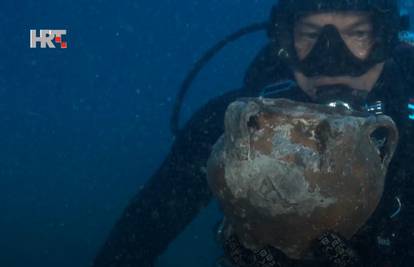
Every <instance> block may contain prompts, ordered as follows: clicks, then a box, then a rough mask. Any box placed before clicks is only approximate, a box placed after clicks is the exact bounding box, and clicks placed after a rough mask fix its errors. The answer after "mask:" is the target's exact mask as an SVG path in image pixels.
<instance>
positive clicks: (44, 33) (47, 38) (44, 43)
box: [30, 30, 68, 48]
mask: <svg viewBox="0 0 414 267" xmlns="http://www.w3.org/2000/svg"><path fill="white" fill-rule="evenodd" d="M63 35H66V30H40V31H39V35H37V31H36V30H30V48H37V44H38V43H40V48H46V47H48V48H56V47H55V43H56V44H60V48H67V47H68V44H67V43H66V42H64V41H63V40H62V36H63Z"/></svg>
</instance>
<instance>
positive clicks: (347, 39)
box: [294, 12, 383, 96]
mask: <svg viewBox="0 0 414 267" xmlns="http://www.w3.org/2000/svg"><path fill="white" fill-rule="evenodd" d="M327 25H332V26H334V27H335V28H336V29H337V31H338V33H339V34H340V36H341V38H342V40H343V41H344V43H345V44H346V46H347V48H348V49H349V51H350V52H351V53H352V54H353V55H354V56H355V57H356V58H358V59H361V60H364V59H366V58H367V57H368V56H369V54H370V52H371V50H372V47H373V45H374V42H375V41H374V31H373V25H372V21H371V19H370V16H369V14H367V13H364V12H322V13H315V14H310V15H306V16H303V17H301V18H300V19H299V20H298V21H297V22H296V24H295V27H294V46H295V49H296V53H297V55H298V58H299V60H303V59H304V58H306V56H307V55H308V54H309V53H310V52H311V50H312V48H313V46H314V45H315V44H316V42H317V40H318V37H319V33H320V32H321V31H322V30H323V28H324V27H325V26H327ZM321 60H323V59H322V58H321ZM382 69H383V63H379V64H377V65H375V66H374V67H373V68H371V69H370V70H368V71H367V72H366V73H364V74H363V75H361V76H358V77H351V76H337V77H332V76H314V77H306V76H305V75H304V74H303V73H302V72H300V71H299V70H295V77H296V80H297V82H298V84H299V86H300V87H301V88H302V89H303V90H305V91H306V92H307V93H308V94H310V95H311V96H312V94H314V92H315V90H316V88H317V87H318V86H326V85H335V84H340V85H347V86H349V87H352V88H355V89H361V90H371V89H372V87H373V86H374V84H375V82H376V81H377V79H378V77H379V75H380V73H381V71H382Z"/></svg>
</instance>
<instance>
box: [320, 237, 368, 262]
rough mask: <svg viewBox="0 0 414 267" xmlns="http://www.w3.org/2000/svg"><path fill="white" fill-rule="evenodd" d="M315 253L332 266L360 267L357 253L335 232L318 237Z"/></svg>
mask: <svg viewBox="0 0 414 267" xmlns="http://www.w3.org/2000/svg"><path fill="white" fill-rule="evenodd" d="M315 254H316V255H317V256H319V257H321V258H324V259H325V260H326V261H327V262H329V264H330V266H332V267H351V266H352V267H354V266H355V267H362V264H361V261H360V259H359V257H358V255H357V253H356V252H355V251H354V250H353V249H352V248H351V246H350V245H349V244H348V242H347V241H346V240H345V239H344V238H341V237H340V236H339V235H338V234H336V233H332V232H328V233H325V234H323V235H322V236H321V237H319V238H318V240H317V244H316V251H315Z"/></svg>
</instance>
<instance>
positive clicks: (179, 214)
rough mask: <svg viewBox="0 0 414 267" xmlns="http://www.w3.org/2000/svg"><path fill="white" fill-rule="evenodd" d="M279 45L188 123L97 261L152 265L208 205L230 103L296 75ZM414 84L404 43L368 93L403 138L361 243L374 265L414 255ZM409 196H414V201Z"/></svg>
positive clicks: (300, 96) (295, 91)
mask: <svg viewBox="0 0 414 267" xmlns="http://www.w3.org/2000/svg"><path fill="white" fill-rule="evenodd" d="M271 51H272V50H271V49H269V47H265V48H264V49H263V50H262V51H261V52H260V53H259V54H258V56H257V57H256V59H255V60H254V62H253V63H252V65H251V66H250V68H249V69H248V71H247V73H246V77H245V86H244V87H243V88H242V89H240V90H235V91H231V92H229V93H226V94H224V95H222V96H219V97H217V98H215V99H213V100H211V101H210V102H208V103H207V104H206V105H204V106H203V107H202V108H201V109H199V110H198V111H197V112H196V113H195V114H194V115H193V116H192V118H191V119H190V120H189V121H188V123H186V125H185V127H184V128H183V130H182V131H181V132H180V134H179V135H178V136H177V138H176V140H175V142H174V144H173V146H172V148H171V151H170V152H169V154H168V156H167V157H166V159H165V160H164V162H163V163H162V165H161V166H160V168H159V169H158V170H157V171H156V172H155V174H154V175H153V176H152V177H151V178H150V179H149V181H148V182H147V184H146V185H145V187H144V188H143V189H142V190H140V192H139V193H138V194H137V195H136V197H134V198H133V199H132V200H131V201H130V203H129V205H128V207H127V208H126V210H125V211H124V213H123V215H122V216H121V218H120V219H119V221H118V222H117V224H116V225H115V227H114V228H113V230H112V232H111V233H110V236H109V238H108V239H107V241H106V243H105V244H104V246H103V247H102V249H101V250H100V253H99V254H98V256H97V257H96V259H95V262H94V267H138V266H142V267H144V266H152V264H153V263H154V261H155V259H156V257H157V256H158V255H160V254H161V253H162V252H163V251H164V250H165V249H166V248H167V246H168V244H169V243H170V242H171V241H172V240H174V239H175V238H176V236H177V235H178V234H180V233H181V232H182V231H183V230H184V228H185V227H186V226H187V225H188V224H189V223H190V222H191V221H192V220H193V219H194V217H195V216H197V214H198V212H199V211H200V210H201V209H202V208H204V207H206V206H207V204H208V203H209V202H210V200H211V198H212V194H211V192H210V190H209V187H208V185H207V181H206V172H205V166H206V161H207V159H208V157H209V155H210V151H211V148H212V145H213V144H214V143H215V142H216V140H217V139H218V137H219V136H220V135H221V134H222V133H223V119H224V112H225V110H226V108H227V106H228V105H229V103H231V102H232V101H234V100H236V99H237V98H239V97H246V96H253V97H254V96H257V95H258V93H259V91H260V90H261V89H262V88H264V87H265V86H268V85H271V84H274V83H276V82H279V81H281V80H286V79H292V77H291V76H292V74H291V73H290V71H289V70H288V68H287V67H286V66H285V65H284V64H282V63H280V61H278V59H277V58H276V57H274V56H272V55H273V54H272V53H271ZM413 87H414V48H412V47H408V46H405V45H402V46H401V47H400V48H398V49H396V51H395V55H394V57H393V59H392V60H389V61H388V62H386V64H385V67H384V71H383V73H382V75H381V76H380V79H379V80H378V82H377V84H376V86H375V87H374V89H373V90H372V91H371V92H370V94H369V96H368V101H369V102H373V101H376V100H381V101H383V102H384V103H385V114H387V115H389V116H391V117H392V118H393V119H394V121H395V122H396V124H397V126H398V128H399V131H400V144H399V146H398V148H397V151H396V154H395V157H394V159H393V160H392V162H391V164H390V168H389V173H388V176H387V182H386V189H385V193H384V197H383V199H382V202H381V205H380V207H379V208H378V209H377V211H376V213H375V214H374V215H373V216H372V218H371V220H370V222H369V223H367V227H365V228H364V229H363V230H361V233H360V235H358V236H357V238H356V240H357V242H355V247H356V248H357V250H358V252H360V254H361V256H362V258H363V259H364V260H365V261H369V262H370V263H372V264H371V265H372V266H382V265H374V262H380V263H381V264H382V263H384V262H385V261H386V260H387V258H390V259H391V261H392V262H393V263H395V264H394V265H392V266H402V265H398V264H396V263H397V262H400V261H404V262H405V263H407V261H408V257H409V258H414V255H411V254H412V253H414V249H413V247H414V242H412V243H413V244H412V245H411V244H410V243H411V239H410V238H411V237H412V235H411V234H412V233H411V232H412V229H413V228H414V227H412V226H411V225H410V224H411V221H412V219H414V182H413V179H414V171H413V170H414V156H412V155H411V153H414V144H413V141H414V140H410V138H414V134H413V125H414V120H410V119H409V110H408V101H409V98H410V97H414V88H413ZM274 97H283V98H289V99H293V100H298V101H304V102H308V101H311V100H310V99H309V97H308V96H307V95H306V94H305V93H304V92H303V91H302V90H300V89H299V88H297V87H292V88H291V89H289V90H279V91H278V92H277V93H276V95H275V96H274ZM409 194H413V195H412V196H411V198H412V199H411V200H410V199H409V197H410V196H409ZM395 196H399V197H400V199H401V200H402V204H403V207H402V210H401V212H400V214H399V215H398V216H397V217H396V218H394V219H393V220H388V219H387V218H388V215H389V214H390V213H392V212H393V211H394V210H395V207H394V205H395V204H394V202H395V200H394V197H395ZM384 229H385V230H384ZM379 233H382V236H383V237H384V239H386V237H387V235H388V236H391V237H394V236H395V237H396V238H394V239H395V240H394V239H393V240H391V246H390V247H391V249H389V251H387V253H386V252H381V253H379V251H378V249H376V248H377V247H378V246H377V237H378V235H379ZM391 233H394V234H396V235H391ZM413 241H414V239H413ZM395 253H397V254H395ZM378 254H379V255H384V256H383V257H382V256H378ZM404 266H408V265H407V264H406V265H404Z"/></svg>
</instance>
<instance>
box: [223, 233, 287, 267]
mask: <svg viewBox="0 0 414 267" xmlns="http://www.w3.org/2000/svg"><path fill="white" fill-rule="evenodd" d="M223 245H224V253H225V255H226V257H227V258H228V259H229V261H230V262H231V264H233V265H234V266H237V267H270V266H272V267H287V266H290V265H289V264H288V260H287V258H286V256H284V255H283V254H282V253H281V252H280V251H278V250H276V249H274V248H272V247H265V248H263V249H260V250H249V249H247V248H245V247H244V246H243V245H242V244H241V243H240V241H239V239H238V238H237V237H236V236H235V235H231V236H230V237H228V238H227V239H225V240H224V242H223Z"/></svg>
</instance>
